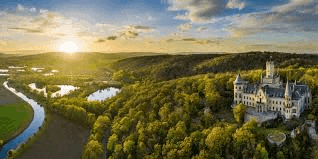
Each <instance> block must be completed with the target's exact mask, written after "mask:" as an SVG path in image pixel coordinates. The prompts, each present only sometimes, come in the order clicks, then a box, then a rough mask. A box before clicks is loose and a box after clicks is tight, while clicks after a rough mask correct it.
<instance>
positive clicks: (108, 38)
mask: <svg viewBox="0 0 318 159" xmlns="http://www.w3.org/2000/svg"><path fill="white" fill-rule="evenodd" d="M116 39H117V36H109V37H107V40H116Z"/></svg>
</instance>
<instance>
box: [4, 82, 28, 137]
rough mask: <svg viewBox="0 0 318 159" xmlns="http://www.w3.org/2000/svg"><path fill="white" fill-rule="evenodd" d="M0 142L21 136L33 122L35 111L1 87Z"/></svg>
mask: <svg viewBox="0 0 318 159" xmlns="http://www.w3.org/2000/svg"><path fill="white" fill-rule="evenodd" d="M0 92H1V96H0V140H3V141H8V140H9V139H11V138H13V137H15V136H17V135H19V134H20V133H21V132H22V131H23V130H24V129H25V128H26V127H27V126H28V125H29V123H30V122H31V121H32V119H33V114H34V112H33V109H32V107H31V106H30V105H28V104H27V103H25V102H24V101H22V100H21V99H19V98H18V97H16V96H15V95H14V94H12V93H11V92H9V91H8V90H6V89H5V88H3V87H2V86H1V87H0Z"/></svg>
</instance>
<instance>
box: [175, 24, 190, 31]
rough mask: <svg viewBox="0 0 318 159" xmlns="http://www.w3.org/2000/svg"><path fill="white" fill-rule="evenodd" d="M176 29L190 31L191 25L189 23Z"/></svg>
mask: <svg viewBox="0 0 318 159" xmlns="http://www.w3.org/2000/svg"><path fill="white" fill-rule="evenodd" d="M178 29H179V30H181V31H189V30H190V29H192V24H191V23H185V24H180V25H179V26H178Z"/></svg>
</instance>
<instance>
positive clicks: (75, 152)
mask: <svg viewBox="0 0 318 159" xmlns="http://www.w3.org/2000/svg"><path fill="white" fill-rule="evenodd" d="M47 117H48V118H47V120H46V122H45V125H44V126H43V128H42V129H41V130H40V132H38V133H37V135H36V136H35V137H32V138H31V139H30V141H28V142H27V143H26V144H25V145H24V146H21V148H20V149H19V150H17V152H15V155H14V158H17V159H24V158H46V159H55V158H81V156H82V151H83V148H84V145H85V144H86V142H87V139H88V136H89V129H87V128H84V127H82V126H81V125H79V124H76V123H74V122H71V121H69V120H67V119H65V118H64V117H63V116H61V115H59V114H56V113H51V112H50V113H47Z"/></svg>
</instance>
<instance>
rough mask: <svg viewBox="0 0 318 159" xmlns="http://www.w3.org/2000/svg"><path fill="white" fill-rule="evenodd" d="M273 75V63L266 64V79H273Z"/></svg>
mask: <svg viewBox="0 0 318 159" xmlns="http://www.w3.org/2000/svg"><path fill="white" fill-rule="evenodd" d="M274 73H275V65H274V62H273V61H267V62H266V78H273V77H274Z"/></svg>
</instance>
